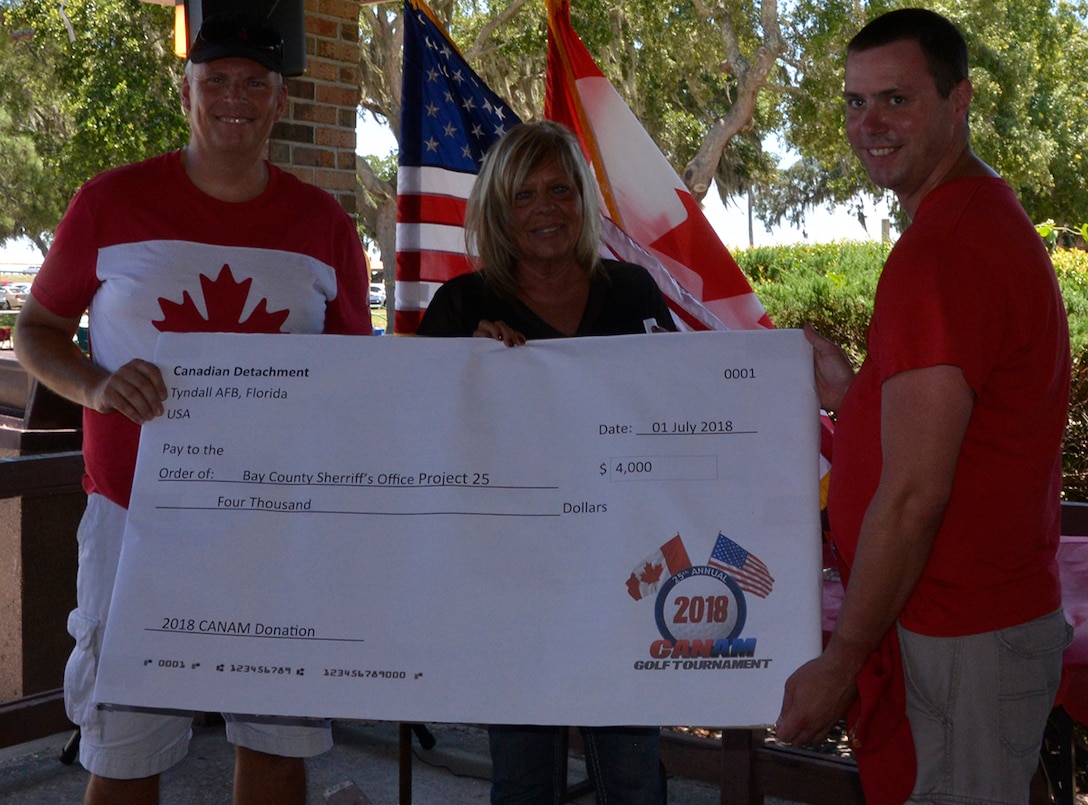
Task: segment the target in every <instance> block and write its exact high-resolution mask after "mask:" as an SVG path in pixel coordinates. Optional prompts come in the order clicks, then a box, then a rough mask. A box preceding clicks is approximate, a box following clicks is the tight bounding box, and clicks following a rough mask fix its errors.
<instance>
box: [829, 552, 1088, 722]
mask: <svg viewBox="0 0 1088 805" xmlns="http://www.w3.org/2000/svg"><path fill="white" fill-rule="evenodd" d="M1058 569H1059V573H1060V574H1061V580H1062V608H1063V609H1064V610H1065V617H1066V619H1067V620H1068V621H1069V622H1070V623H1071V624H1072V625H1073V630H1074V635H1073V643H1072V645H1070V646H1069V648H1067V649H1066V650H1065V657H1064V660H1063V664H1062V684H1061V687H1060V688H1059V689H1058V699H1057V702H1056V703H1057V704H1059V705H1061V706H1062V707H1064V708H1065V711H1066V712H1067V713H1069V716H1070V718H1072V719H1073V720H1074V721H1076V722H1078V723H1080V724H1088V536H1086V537H1062V539H1061V543H1060V544H1059V546H1058ZM842 599H843V588H842V584H841V583H840V582H839V581H826V582H824V589H823V632H824V639H825V640H826V639H827V637H828V636H829V635H830V634H831V631H832V630H833V629H834V628H835V620H836V619H837V618H838V616H839V607H841V606H842Z"/></svg>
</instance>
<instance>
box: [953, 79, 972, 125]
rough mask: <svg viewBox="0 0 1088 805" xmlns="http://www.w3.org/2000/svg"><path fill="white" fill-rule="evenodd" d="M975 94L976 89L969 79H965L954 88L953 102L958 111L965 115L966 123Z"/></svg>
mask: <svg viewBox="0 0 1088 805" xmlns="http://www.w3.org/2000/svg"><path fill="white" fill-rule="evenodd" d="M974 94H975V88H974V86H973V85H972V84H971V80H970V79H969V78H965V79H963V80H962V81H960V82H959V83H958V84H956V86H954V87H952V102H953V103H955V104H956V111H957V112H958V113H959V114H962V115H963V119H964V122H966V121H967V112H968V110H970V108H971V98H972V97H973V96H974Z"/></svg>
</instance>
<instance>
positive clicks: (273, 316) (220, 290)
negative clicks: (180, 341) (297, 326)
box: [151, 263, 290, 333]
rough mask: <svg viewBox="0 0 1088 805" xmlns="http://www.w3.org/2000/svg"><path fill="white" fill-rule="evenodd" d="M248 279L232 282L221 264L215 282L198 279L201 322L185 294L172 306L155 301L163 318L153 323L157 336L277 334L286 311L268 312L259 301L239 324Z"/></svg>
mask: <svg viewBox="0 0 1088 805" xmlns="http://www.w3.org/2000/svg"><path fill="white" fill-rule="evenodd" d="M252 284H253V279H252V277H251V278H249V279H245V280H242V281H241V282H235V281H234V275H233V274H231V271H230V266H229V265H227V264H225V263H224V264H223V268H222V270H221V271H220V272H219V276H218V277H216V279H215V281H214V282H213V281H212V280H210V279H208V277H207V276H205V275H204V274H201V275H200V291H201V294H202V295H203V296H204V306H205V307H206V308H207V310H208V317H207V318H204V316H203V315H202V314H201V312H200V310H199V309H198V308H197V306H196V304H195V303H194V302H193V298H192V297H191V296H189V292H188V291H184V292H183V293H182V301H181V302H172V301H170V300H169V299H166V298H164V297H161V296H160V297H159V307H160V308H161V309H162V313H163V317H162V320H160V321H153V322H151V323H152V324H154V325H155V327H156V329H158V330H159V331H160V332H164V333H167V332H171V333H278V332H280V327H281V326H283V323H284V322H285V321H287V315H288V314H289V313H290V311H289V310H277V311H274V312H270V311H269V310H268V300H267V299H262V300H261V301H260V302H259V303H258V305H257V307H255V308H254V309H253V312H252V313H250V314H249V318H247V319H246V320H245V321H242V311H243V310H245V306H246V299H248V298H249V288H250V286H251V285H252Z"/></svg>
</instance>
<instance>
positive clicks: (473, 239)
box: [465, 120, 601, 297]
mask: <svg viewBox="0 0 1088 805" xmlns="http://www.w3.org/2000/svg"><path fill="white" fill-rule="evenodd" d="M552 160H555V161H557V162H558V163H559V165H560V166H561V167H562V168H563V170H564V171H566V173H567V174H568V175H569V176H570V177H571V179H573V181H574V184H575V186H576V187H577V188H578V193H579V194H580V195H581V198H582V231H581V234H580V235H579V237H578V242H577V243H576V244H575V249H574V253H575V259H576V260H577V261H578V264H579V265H580V266H582V268H584V269H585V272H586V274H587V276H588V275H592V274H593V273H594V271H595V270H596V266H597V252H598V249H599V247H600V240H601V213H600V205H599V202H598V200H597V199H598V190H597V179H596V178H595V177H594V175H593V171H592V169H590V167H589V164H588V163H587V162H586V159H585V157H584V156H583V155H582V146H581V144H580V143H579V142H578V138H577V137H575V136H574V133H573V132H572V131H571V130H570V129H568V128H567V127H566V126H563V125H560V124H559V123H555V122H552V121H550V120H543V121H537V122H532V123H522V124H520V125H517V126H515V127H514V128H512V129H510V131H508V132H507V133H506V134H505V135H504V136H503V137H502V139H500V140H499V141H498V142H496V143H495V144H494V145H492V146H491V150H489V151H488V152H487V155H486V156H485V157H484V161H483V165H482V166H481V168H480V174H479V176H478V177H477V178H476V183H475V184H474V185H473V187H472V193H471V194H470V195H469V197H468V207H467V209H466V212H465V242H466V245H467V247H468V253H469V255H470V256H472V257H473V259H475V260H476V262H477V264H478V265H477V267H478V269H479V270H480V271H481V272H482V273H483V275H484V279H485V282H488V283H490V284H491V285H493V286H494V287H495V289H496V290H498V291H499V292H500V293H503V294H505V295H507V296H510V297H513V296H516V295H517V290H518V280H517V259H518V256H517V252H516V248H515V239H514V235H513V232H512V231H511V217H512V216H511V211H512V210H513V207H514V196H515V194H516V193H517V192H518V190H519V189H520V188H521V186H522V185H523V184H524V183H525V180H526V178H527V177H528V176H529V174H530V173H532V172H533V171H534V170H536V169H537V168H540V167H542V166H544V165H546V164H547V163H549V162H551V161H552Z"/></svg>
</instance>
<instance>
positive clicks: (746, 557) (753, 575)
mask: <svg viewBox="0 0 1088 805" xmlns="http://www.w3.org/2000/svg"><path fill="white" fill-rule="evenodd" d="M707 564H708V565H710V566H711V567H716V568H718V569H719V570H724V571H725V572H726V573H728V574H729V575H730V576H732V577H733V578H734V579H735V580H736V582H737V584H739V585H740V588H741V589H742V590H744V591H745V592H749V593H751V594H752V595H758V596H759V597H760V598H766V597H767V596H768V595H770V594H771V589H772V588H773V587H774V578H773V577H772V576H771V573H770V571H769V570H767V566H766V565H765V564H763V562H762V561H760V559H759V557H758V556H756V555H755V554H751V553H748V551H746V550H744V548H742V547H740V546H739V545H737V543H735V542H733V540H731V539H729V537H727V536H725V534H721V533H719V534H718V540H717V542H715V543H714V550H713V551H711V552H710V558H709V559H708V560H707Z"/></svg>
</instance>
